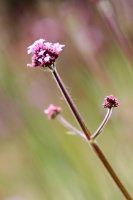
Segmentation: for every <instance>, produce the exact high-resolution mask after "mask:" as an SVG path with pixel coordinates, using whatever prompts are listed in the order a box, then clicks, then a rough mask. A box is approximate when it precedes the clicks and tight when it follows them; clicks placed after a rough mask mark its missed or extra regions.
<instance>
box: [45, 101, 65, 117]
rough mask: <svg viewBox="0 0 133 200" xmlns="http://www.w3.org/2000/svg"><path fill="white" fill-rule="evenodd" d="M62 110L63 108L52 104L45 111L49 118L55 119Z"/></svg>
mask: <svg viewBox="0 0 133 200" xmlns="http://www.w3.org/2000/svg"><path fill="white" fill-rule="evenodd" d="M61 112H62V108H61V107H58V106H54V105H52V104H50V106H49V107H48V108H47V109H46V110H44V113H45V114H47V115H48V119H54V118H55V117H56V116H57V115H58V114H60V113H61Z"/></svg>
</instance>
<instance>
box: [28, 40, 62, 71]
mask: <svg viewBox="0 0 133 200" xmlns="http://www.w3.org/2000/svg"><path fill="white" fill-rule="evenodd" d="M64 46H65V45H62V44H59V43H54V44H52V43H50V42H45V40H44V39H39V40H36V41H35V42H34V43H33V44H32V45H31V46H29V47H28V48H27V49H28V50H27V53H28V54H30V53H32V54H33V56H32V59H31V60H32V63H31V64H27V66H28V67H37V66H40V67H50V66H51V65H53V64H54V62H55V60H56V58H58V56H59V53H60V52H61V51H62V48H63V47H64Z"/></svg>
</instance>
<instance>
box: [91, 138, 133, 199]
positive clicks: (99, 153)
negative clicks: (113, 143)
mask: <svg viewBox="0 0 133 200" xmlns="http://www.w3.org/2000/svg"><path fill="white" fill-rule="evenodd" d="M91 147H92V148H93V150H94V151H95V153H96V154H97V156H98V157H99V159H100V160H101V162H102V164H103V165H104V167H105V168H106V170H107V171H108V172H109V174H110V176H111V177H112V179H113V180H114V182H115V183H116V185H117V186H118V188H119V189H120V191H121V192H122V194H123V195H124V196H125V198H126V199H127V200H133V199H132V197H131V195H130V194H129V192H128V191H127V189H126V188H125V186H124V185H123V183H122V182H121V181H120V179H119V178H118V176H117V174H116V173H115V171H114V170H113V168H112V167H111V165H110V164H109V162H108V161H107V159H106V157H105V156H104V154H103V152H102V151H101V149H100V147H99V145H98V144H97V143H96V142H95V141H94V142H92V143H91Z"/></svg>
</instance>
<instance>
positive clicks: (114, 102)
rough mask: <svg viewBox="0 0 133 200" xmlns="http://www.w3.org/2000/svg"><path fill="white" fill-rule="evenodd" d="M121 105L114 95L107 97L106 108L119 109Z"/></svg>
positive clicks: (104, 103) (104, 104)
mask: <svg viewBox="0 0 133 200" xmlns="http://www.w3.org/2000/svg"><path fill="white" fill-rule="evenodd" d="M119 105H120V104H119V102H118V100H117V99H116V98H115V97H114V96H113V95H109V96H107V97H106V98H105V99H104V102H103V106H104V108H112V107H118V106H119Z"/></svg>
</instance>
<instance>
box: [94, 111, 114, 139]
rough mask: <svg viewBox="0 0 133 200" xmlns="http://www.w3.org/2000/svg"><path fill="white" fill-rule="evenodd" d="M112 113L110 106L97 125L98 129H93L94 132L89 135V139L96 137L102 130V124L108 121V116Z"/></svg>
mask: <svg viewBox="0 0 133 200" xmlns="http://www.w3.org/2000/svg"><path fill="white" fill-rule="evenodd" d="M111 114H112V108H108V110H107V113H106V115H105V117H104V120H103V121H102V123H101V125H100V126H99V127H98V129H97V130H96V131H95V133H94V134H93V135H91V139H93V140H94V139H96V137H97V136H98V135H99V134H100V133H101V132H102V130H103V128H104V126H105V125H106V123H107V122H108V120H109V118H110V116H111Z"/></svg>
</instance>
